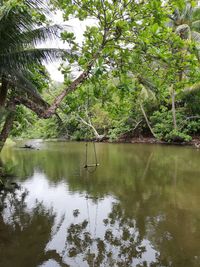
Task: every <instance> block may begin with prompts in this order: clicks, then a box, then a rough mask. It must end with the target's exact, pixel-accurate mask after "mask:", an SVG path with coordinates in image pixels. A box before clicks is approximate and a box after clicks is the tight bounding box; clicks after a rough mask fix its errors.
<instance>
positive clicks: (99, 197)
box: [0, 141, 200, 267]
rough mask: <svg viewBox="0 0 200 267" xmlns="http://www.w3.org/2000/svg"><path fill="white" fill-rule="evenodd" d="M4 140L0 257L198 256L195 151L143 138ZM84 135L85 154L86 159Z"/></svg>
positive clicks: (63, 261)
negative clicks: (10, 184) (8, 173)
mask: <svg viewBox="0 0 200 267" xmlns="http://www.w3.org/2000/svg"><path fill="white" fill-rule="evenodd" d="M21 145H22V144H21V143H19V144H18V145H17V146H16V147H5V148H4V150H3V153H2V156H1V160H2V163H3V164H4V165H5V166H6V168H7V169H10V170H12V172H13V173H14V175H15V177H16V178H15V181H17V183H18V184H19V185H20V188H19V189H16V190H15V191H14V192H12V191H11V192H1V196H0V208H1V213H0V266H1V267H11V266H12V267H13V266H14V267H64V266H70V267H76V266H77V267H78V266H81V267H87V266H92V267H93V266H106V267H107V266H123V267H126V266H127V267H129V266H137V267H142V266H143V267H146V266H149V267H154V266H166V267H169V266H174V267H179V266H180V267H193V266H195V267H197V266H198V267H199V266H200V151H198V150H196V149H194V148H191V147H178V146H161V145H147V144H104V143H98V144H96V151H97V157H98V162H99V164H100V165H99V166H98V167H97V168H93V167H92V168H89V169H88V170H86V169H84V168H83V166H84V164H85V144H84V143H76V142H41V141H38V142H36V145H37V147H38V148H39V150H28V149H23V148H20V146H21ZM94 161H95V157H94V153H93V146H92V144H89V145H88V163H94Z"/></svg>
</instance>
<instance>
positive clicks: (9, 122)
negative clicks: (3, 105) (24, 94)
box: [0, 104, 16, 152]
mask: <svg viewBox="0 0 200 267" xmlns="http://www.w3.org/2000/svg"><path fill="white" fill-rule="evenodd" d="M15 110H16V106H15V105H14V104H13V105H12V107H11V110H10V113H9V114H8V115H7V118H6V120H5V122H4V126H3V129H2V131H1V133H0V152H1V150H2V148H3V146H4V144H5V142H6V139H7V138H8V136H9V134H10V131H11V130H12V126H13V122H14V120H15V115H16V114H15Z"/></svg>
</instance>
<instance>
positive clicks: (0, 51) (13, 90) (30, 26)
mask: <svg viewBox="0 0 200 267" xmlns="http://www.w3.org/2000/svg"><path fill="white" fill-rule="evenodd" d="M42 2H43V1H39V0H38V1H32V0H25V1H18V2H17V3H12V2H10V1H9V2H7V1H5V2H3V5H2V6H1V7H0V36H1V39H0V62H1V63H0V79H1V81H0V83H1V86H0V109H1V110H2V109H3V108H6V109H7V110H8V111H9V110H10V111H11V112H10V113H9V114H8V116H7V118H6V121H5V123H4V126H3V129H2V132H1V134H0V141H1V142H2V143H4V141H5V140H6V138H7V136H8V134H9V132H10V129H11V128H12V123H13V120H14V113H15V107H16V105H17V104H21V103H22V104H23V99H24V96H27V98H29V99H32V100H33V99H35V102H38V103H39V104H40V105H41V106H43V107H45V108H46V107H47V104H46V103H45V101H43V100H42V98H41V97H40V95H39V93H38V90H37V89H38V88H37V87H36V86H34V84H33V83H32V82H31V80H33V78H34V75H35V73H34V64H35V65H38V66H39V65H41V64H42V63H43V62H44V61H52V60H54V59H58V58H61V56H62V55H63V53H64V51H63V50H61V49H46V48H36V45H37V44H38V43H41V42H43V41H45V40H47V39H52V38H54V37H55V35H56V34H57V32H58V31H60V30H61V28H60V27H59V26H58V25H52V26H48V25H47V26H43V23H44V22H45V19H46V18H45V15H44V14H45V12H47V10H46V7H44V5H43V4H42ZM37 9H38V10H39V11H37ZM65 52H66V51H65ZM23 90H25V93H23V97H22V92H23ZM19 96H20V97H19ZM33 102H34V101H33Z"/></svg>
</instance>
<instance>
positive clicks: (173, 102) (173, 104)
mask: <svg viewBox="0 0 200 267" xmlns="http://www.w3.org/2000/svg"><path fill="white" fill-rule="evenodd" d="M175 101H176V100H175V91H174V88H172V115H173V125H174V130H177V122H176V105H175Z"/></svg>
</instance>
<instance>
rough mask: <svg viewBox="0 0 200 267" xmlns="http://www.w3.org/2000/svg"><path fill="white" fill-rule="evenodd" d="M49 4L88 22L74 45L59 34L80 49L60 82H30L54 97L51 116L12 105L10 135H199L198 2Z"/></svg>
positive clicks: (65, 0) (70, 39) (70, 38)
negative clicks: (14, 112)
mask: <svg viewBox="0 0 200 267" xmlns="http://www.w3.org/2000/svg"><path fill="white" fill-rule="evenodd" d="M51 3H52V5H53V6H54V8H57V9H60V10H62V13H63V18H64V20H66V21H68V20H69V19H70V18H72V17H76V18H78V19H79V20H83V21H86V22H88V18H90V19H91V18H92V19H93V20H92V21H93V22H92V23H89V24H88V25H89V26H87V27H86V29H85V32H84V33H83V35H84V40H83V42H82V43H81V44H80V43H78V41H77V40H76V36H75V35H74V34H73V33H72V32H67V31H62V33H61V38H62V40H63V41H64V42H65V43H66V47H70V50H71V52H74V53H75V54H78V55H79V56H78V57H76V56H73V57H71V58H70V59H69V57H68V58H63V64H62V65H61V71H62V73H63V74H64V77H65V82H64V85H61V84H55V83H49V82H48V80H46V82H47V84H46V85H44V84H42V85H41V84H39V85H37V84H36V87H37V88H40V89H41V88H42V96H43V98H44V99H45V100H46V101H47V102H48V103H53V105H54V110H56V116H54V117H51V116H50V115H48V116H46V118H48V117H51V118H48V119H47V120H43V119H40V120H38V118H37V116H36V115H35V114H33V112H32V111H29V110H27V108H24V107H22V106H19V107H18V108H17V119H16V121H15V125H14V128H13V131H12V135H13V136H15V137H16V136H22V137H31V138H39V137H42V138H57V137H66V138H70V139H76V140H82V139H86V138H91V139H92V138H95V139H97V140H102V139H104V138H108V139H110V140H118V139H119V138H130V137H133V136H154V137H155V138H157V139H161V140H165V141H169V142H171V141H177V142H182V141H189V140H191V138H192V136H195V135H199V134H200V109H199V100H200V83H199V77H200V70H199V48H200V46H199V41H200V22H199V21H200V8H199V7H198V3H197V1H181V0H180V1H171V0H168V1H164V2H163V1H157V0H155V1H154V0H151V1H145V2H144V1H128V0H120V1H114V0H113V1H108V0H103V1H100V0H94V1H89V0H84V1H79V0H76V1H70V0H58V1H53V0H52V1H51ZM38 68H41V66H38ZM77 69H78V70H79V71H78V72H77ZM43 73H45V71H42V72H40V76H39V77H38V72H35V73H34V75H33V79H32V80H35V81H38V80H40V79H42V77H43ZM75 75H76V76H77V75H78V76H77V77H78V78H77V79H74V76H75ZM57 96H59V97H57ZM60 96H61V97H60ZM58 98H59V101H57V100H56V99H58ZM61 101H62V102H61ZM34 111H35V110H34ZM36 113H37V115H38V112H36ZM49 114H50V113H49ZM52 114H53V113H52ZM54 114H55V113H54Z"/></svg>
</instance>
